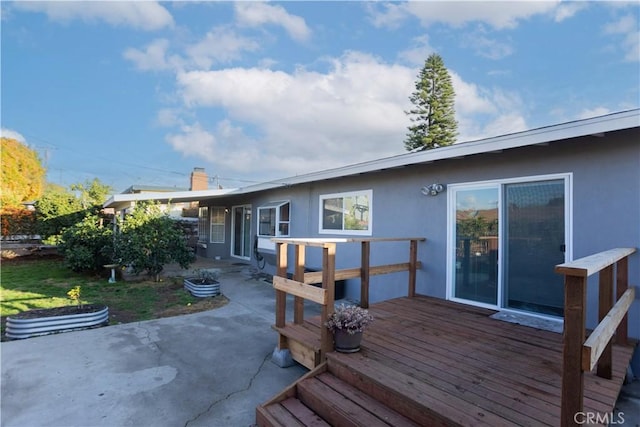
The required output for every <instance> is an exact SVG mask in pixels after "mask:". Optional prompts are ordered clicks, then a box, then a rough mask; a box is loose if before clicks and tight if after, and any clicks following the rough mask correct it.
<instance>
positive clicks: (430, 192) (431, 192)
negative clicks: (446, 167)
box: [420, 184, 445, 196]
mask: <svg viewBox="0 0 640 427" xmlns="http://www.w3.org/2000/svg"><path fill="white" fill-rule="evenodd" d="M444 188H445V187H444V185H443V184H431V185H427V186H425V187H422V188H421V189H420V192H421V193H422V194H424V195H425V196H437V195H438V194H440V193H442V192H443V191H444Z"/></svg>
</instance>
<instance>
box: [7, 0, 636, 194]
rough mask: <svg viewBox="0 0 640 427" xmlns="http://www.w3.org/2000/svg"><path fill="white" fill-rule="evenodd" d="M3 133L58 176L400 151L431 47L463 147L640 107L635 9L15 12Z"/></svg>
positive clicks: (289, 7)
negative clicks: (451, 96) (450, 91)
mask: <svg viewBox="0 0 640 427" xmlns="http://www.w3.org/2000/svg"><path fill="white" fill-rule="evenodd" d="M1 7H2V22H1V23H2V52H1V53H2V62H1V66H2V70H1V71H2V93H1V96H2V98H1V101H2V116H1V120H2V123H1V124H2V135H3V136H9V137H15V138H17V139H19V140H22V141H24V142H25V143H26V144H28V145H29V146H31V147H33V148H34V149H36V150H37V151H38V152H39V153H40V155H41V158H42V159H43V161H44V163H45V164H46V167H47V169H48V180H49V181H51V182H55V183H58V184H61V185H64V186H68V185H70V184H72V183H77V182H83V181H85V180H90V179H93V178H94V177H97V178H99V179H100V180H101V181H103V182H104V183H107V184H109V185H111V186H113V188H114V190H115V191H116V192H120V191H122V190H124V189H125V188H127V187H129V186H130V185H134V184H139V185H163V186H176V187H188V181H189V174H190V172H191V170H192V169H193V167H204V168H205V170H206V171H207V173H208V174H209V175H210V176H217V177H218V183H219V184H220V185H222V186H224V187H225V188H229V187H240V186H245V185H247V184H249V183H251V182H256V181H257V182H262V181H267V180H271V179H278V178H283V177H288V176H292V175H296V174H302V173H307V172H312V171H316V170H321V169H326V168H331V167H337V166H341V165H345V164H351V163H357V162H361V161H366V160H370V159H376V158H381V157H387V156H392V155H396V154H400V153H403V152H405V150H404V145H403V140H404V137H405V134H406V130H407V126H408V125H409V118H408V117H407V116H406V115H405V114H404V111H405V110H408V109H409V108H410V106H411V104H410V102H409V95H410V94H411V92H412V91H413V90H414V84H415V80H416V76H417V74H418V72H419V70H420V68H421V66H422V65H423V63H424V60H425V59H426V58H427V56H428V55H429V54H431V53H434V52H436V53H438V54H440V55H441V56H442V58H443V59H444V61H445V65H446V66H447V68H448V69H449V71H450V73H451V75H452V80H453V84H454V89H455V91H456V118H457V120H458V122H459V126H458V130H459V138H458V139H459V141H460V142H464V141H469V140H474V139H478V138H484V137H490V136H495V135H502V134H506V133H511V132H516V131H521V130H526V129H531V128H536V127H540V126H547V125H551V124H557V123H563V122H566V121H571V120H575V119H579V118H585V117H592V116H597V115H602V114H606V113H608V112H614V111H621V110H627V109H632V108H638V107H639V106H640V91H639V87H640V81H639V80H640V78H639V75H640V31H639V24H638V22H639V20H640V5H639V4H638V3H637V2H542V1H539V2H481V1H477V2H452V1H447V2H408V3H406V2H383V1H381V2H374V3H369V2H266V3H259V2H237V3H232V2H168V3H164V2H161V3H158V2H151V1H144V2H143V1H138V2H89V1H85V2H56V1H52V2H5V1H3V2H2V6H1Z"/></svg>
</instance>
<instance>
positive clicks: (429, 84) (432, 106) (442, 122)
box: [404, 53, 458, 150]
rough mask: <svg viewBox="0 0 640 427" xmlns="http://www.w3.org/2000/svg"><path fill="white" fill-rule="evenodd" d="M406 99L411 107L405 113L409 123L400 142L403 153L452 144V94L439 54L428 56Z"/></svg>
mask: <svg viewBox="0 0 640 427" xmlns="http://www.w3.org/2000/svg"><path fill="white" fill-rule="evenodd" d="M409 100H410V101H411V103H412V104H413V105H414V108H412V109H411V110H409V111H405V113H406V114H407V115H408V116H410V120H411V122H412V123H413V124H412V125H411V126H409V127H408V129H409V132H408V133H407V138H406V139H405V141H404V146H405V148H406V149H407V150H415V149H422V150H426V149H431V148H438V147H444V146H445V145H451V144H453V143H454V142H455V141H456V136H457V134H458V122H457V121H456V118H455V107H454V101H455V93H454V91H453V85H452V84H451V76H450V75H449V71H448V70H447V67H445V65H444V61H443V60H442V58H441V57H440V55H438V54H435V53H433V54H431V55H429V57H428V58H427V60H426V61H425V63H424V66H423V67H422V70H420V73H419V74H418V78H417V80H416V90H415V91H414V92H413V93H412V94H411V96H410V97H409Z"/></svg>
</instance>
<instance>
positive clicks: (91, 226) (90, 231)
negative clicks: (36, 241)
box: [58, 215, 114, 272]
mask: <svg viewBox="0 0 640 427" xmlns="http://www.w3.org/2000/svg"><path fill="white" fill-rule="evenodd" d="M58 249H59V251H60V253H62V254H63V255H64V262H65V265H66V266H67V267H69V268H70V269H72V270H73V271H78V272H79V271H99V270H101V269H102V268H103V265H105V264H111V263H112V262H113V251H114V247H113V231H112V230H111V228H110V227H106V226H104V225H103V223H102V220H101V218H100V217H99V216H98V215H88V216H86V217H85V218H84V219H83V220H82V221H80V222H78V223H77V224H75V225H72V226H71V227H69V228H67V229H66V230H65V231H64V232H63V233H62V237H61V241H60V244H59V246H58Z"/></svg>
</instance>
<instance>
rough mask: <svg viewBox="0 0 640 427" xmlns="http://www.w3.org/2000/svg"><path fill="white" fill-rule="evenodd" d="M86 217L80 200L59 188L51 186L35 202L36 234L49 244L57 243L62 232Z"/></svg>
mask: <svg viewBox="0 0 640 427" xmlns="http://www.w3.org/2000/svg"><path fill="white" fill-rule="evenodd" d="M85 215H86V212H85V211H84V210H83V209H82V205H81V203H80V200H79V199H78V198H77V197H76V196H75V195H74V194H73V193H70V192H69V191H67V190H65V189H64V188H62V187H60V186H51V187H49V188H48V189H47V191H45V193H44V194H43V195H42V197H40V199H39V200H38V201H37V202H36V218H37V230H38V234H40V236H42V238H43V239H44V240H48V241H49V242H50V243H57V242H58V240H59V238H60V235H61V234H62V233H63V231H64V230H65V229H66V228H68V227H71V226H72V225H74V224H76V223H78V222H79V221H81V220H82V218H84V217H85Z"/></svg>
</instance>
